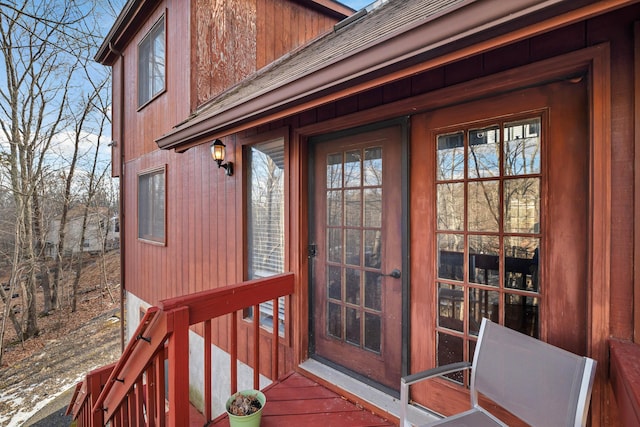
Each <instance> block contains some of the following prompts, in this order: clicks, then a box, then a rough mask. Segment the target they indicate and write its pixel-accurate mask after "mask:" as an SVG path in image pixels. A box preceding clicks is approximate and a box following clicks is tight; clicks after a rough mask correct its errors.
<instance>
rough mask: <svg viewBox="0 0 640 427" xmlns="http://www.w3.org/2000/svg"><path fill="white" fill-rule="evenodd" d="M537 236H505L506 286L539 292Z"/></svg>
mask: <svg viewBox="0 0 640 427" xmlns="http://www.w3.org/2000/svg"><path fill="white" fill-rule="evenodd" d="M539 246H540V239H538V238H535V237H505V239H504V252H505V254H504V263H505V267H504V286H505V287H506V288H510V289H522V290H525V291H530V292H538V248H539Z"/></svg>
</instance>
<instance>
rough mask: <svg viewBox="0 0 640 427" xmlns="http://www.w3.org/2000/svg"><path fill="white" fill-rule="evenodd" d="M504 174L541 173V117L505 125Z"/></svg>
mask: <svg viewBox="0 0 640 427" xmlns="http://www.w3.org/2000/svg"><path fill="white" fill-rule="evenodd" d="M504 141H505V143H504V174H505V175H510V176H514V175H526V174H536V173H540V118H539V117H537V118H534V119H529V120H523V121H519V122H513V123H507V124H505V126H504Z"/></svg>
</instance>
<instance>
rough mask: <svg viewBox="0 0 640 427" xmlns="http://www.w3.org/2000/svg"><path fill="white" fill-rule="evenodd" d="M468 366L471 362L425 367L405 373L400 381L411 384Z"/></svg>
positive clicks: (468, 367)
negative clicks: (413, 372)
mask: <svg viewBox="0 0 640 427" xmlns="http://www.w3.org/2000/svg"><path fill="white" fill-rule="evenodd" d="M470 368H471V362H456V363H449V364H448V365H443V366H438V367H437V368H432V369H427V370H426V371H422V372H417V373H415V374H411V375H407V376H406V377H402V378H401V380H400V381H401V383H402V384H406V385H411V384H415V383H417V382H419V381H422V380H426V379H428V378H433V377H439V376H442V375H446V374H450V373H452V372H457V371H462V370H465V369H470Z"/></svg>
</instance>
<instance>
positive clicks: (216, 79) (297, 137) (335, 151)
mask: <svg viewBox="0 0 640 427" xmlns="http://www.w3.org/2000/svg"><path fill="white" fill-rule="evenodd" d="M347 15H349V16H348V17H347ZM96 59H97V60H98V61H99V62H101V63H103V64H105V65H108V66H111V67H112V69H113V75H114V78H113V83H114V85H113V88H114V89H113V91H114V96H113V99H114V107H113V111H114V118H113V138H114V141H116V144H115V145H114V146H113V164H114V167H113V170H114V174H115V175H116V176H120V178H121V182H122V195H121V196H122V197H121V203H122V206H121V212H122V217H121V236H122V240H121V245H122V254H123V255H122V256H123V266H122V268H123V283H124V288H125V291H126V308H127V313H128V315H127V325H128V336H129V337H132V338H133V340H132V343H131V344H130V345H129V346H128V347H127V350H125V356H124V357H125V358H127V359H130V360H133V359H135V358H137V357H139V356H136V355H137V354H138V353H136V351H138V350H137V349H138V348H140V350H139V351H140V352H142V351H143V350H144V346H145V345H147V344H145V343H143V342H141V343H140V344H136V343H135V341H136V338H138V341H140V338H141V337H142V338H145V335H144V334H145V332H144V331H147V330H149V331H151V330H152V325H153V324H155V323H157V322H159V321H157V320H156V319H159V318H161V319H165V317H158V316H160V314H158V313H163V312H167V310H170V309H173V310H177V309H178V308H179V307H183V308H184V311H175V312H174V313H175V316H174V317H172V319H173V321H174V323H173V325H180V328H184V327H188V325H190V324H192V322H194V321H195V319H196V318H197V319H198V321H205V317H206V316H204V315H200V314H198V315H196V314H194V313H195V311H189V310H191V309H192V308H193V307H195V306H196V305H197V304H198V300H201V306H199V307H200V309H201V310H204V309H205V307H204V305H205V304H204V301H205V300H207V298H209V296H208V295H212V294H210V293H209V292H213V293H215V295H216V296H215V298H216V299H211V300H210V301H216V303H215V304H214V303H213V302H212V303H210V304H209V306H208V307H207V309H208V310H210V311H212V306H213V305H216V304H217V305H216V307H217V308H219V309H220V310H221V309H222V308H221V306H220V305H221V304H222V303H221V301H223V299H222V296H221V295H222V293H223V292H227V291H223V290H225V289H231V290H229V291H228V293H227V294H225V295H226V296H225V298H226V299H224V301H226V303H225V304H229V305H230V306H233V307H236V305H237V306H238V307H242V305H241V303H242V302H243V301H240V300H241V299H242V298H245V299H247V301H249V300H251V301H253V300H254V299H255V298H257V296H256V294H258V293H260V292H261V289H262V290H264V292H265V293H266V292H267V291H266V290H265V289H271V288H270V286H272V285H273V283H276V282H277V283H286V286H285V285H282V287H283V288H284V287H288V286H291V289H290V290H289V288H287V290H286V291H282V292H280V293H278V294H276V293H273V294H271V293H270V294H269V297H268V298H267V297H265V299H264V300H265V301H271V302H270V304H271V305H269V304H263V305H261V306H260V307H261V308H260V309H259V310H258V311H259V312H260V314H261V315H260V316H258V319H253V313H254V312H255V311H256V310H255V308H248V309H243V310H241V311H239V312H238V314H234V316H233V318H232V319H231V320H228V319H227V318H224V319H217V320H214V321H213V322H209V320H206V321H205V323H204V326H195V327H192V328H191V332H190V337H189V338H188V339H185V338H184V337H183V338H179V339H177V341H175V342H173V343H172V344H169V345H168V347H167V348H168V350H166V355H167V357H168V358H169V359H170V361H169V364H170V365H171V366H173V368H170V369H169V373H168V375H169V381H170V382H171V383H172V384H174V385H173V386H170V387H169V393H173V394H170V397H169V400H170V401H173V402H176V401H178V400H180V399H181V398H182V397H181V393H180V392H179V390H182V391H185V390H189V392H190V393H191V401H192V403H193V402H198V401H200V402H202V401H203V399H204V401H205V402H207V401H209V395H210V394H211V393H212V391H211V390H210V389H211V387H214V388H215V384H214V385H213V386H211V385H210V384H209V383H205V385H203V384H202V381H201V380H199V379H197V378H196V376H194V375H193V372H194V371H198V370H204V371H207V370H209V372H211V370H213V371H214V372H216V375H218V376H220V375H221V376H224V375H230V376H231V377H232V381H233V380H234V378H233V377H235V376H238V377H239V378H240V381H242V378H244V377H245V374H244V372H245V371H244V370H243V369H244V368H243V367H242V366H241V368H239V371H238V372H235V369H236V368H235V364H234V363H232V365H233V366H232V369H231V372H230V374H229V372H228V361H227V362H225V363H227V365H224V364H223V365H221V366H218V365H217V363H218V362H216V361H215V360H220V357H221V356H220V355H230V357H231V360H233V358H234V357H237V358H238V359H239V360H240V361H242V362H244V363H245V364H246V366H257V365H258V363H257V362H260V363H259V366H260V368H259V371H260V373H261V374H262V375H263V376H262V377H260V378H258V380H259V381H262V384H264V381H265V378H267V377H268V378H270V379H277V378H278V377H279V376H281V375H283V374H285V373H287V372H290V371H292V370H296V371H298V372H301V373H303V374H304V375H310V376H313V377H314V378H320V379H322V378H324V379H325V383H330V382H333V380H329V379H327V375H333V374H327V372H337V373H339V374H340V375H345V376H346V377H348V378H349V379H350V380H351V382H350V383H347V384H344V385H343V384H335V383H334V384H333V385H332V387H333V388H334V389H338V390H341V391H342V392H344V393H345V394H346V395H349V396H354V395H357V394H358V393H357V392H354V391H353V390H356V388H353V389H351V388H350V387H352V386H353V387H357V385H358V384H365V385H367V386H368V387H370V388H371V389H374V390H376V392H378V393H380V394H382V395H383V396H387V397H388V399H387V401H388V402H391V403H389V406H387V407H385V406H384V404H380V405H378V406H376V404H372V405H371V407H373V410H377V411H379V412H380V413H386V415H387V416H388V417H389V418H390V419H393V417H394V416H395V415H397V413H394V409H393V399H394V397H395V395H396V394H397V391H398V388H399V380H400V377H401V375H404V374H407V373H412V372H417V371H420V370H422V369H425V368H430V367H433V366H437V365H442V364H445V363H448V362H451V361H459V360H469V359H470V357H472V354H473V349H474V344H475V339H476V336H477V333H478V325H479V324H480V321H481V319H482V318H483V317H489V318H491V319H492V320H494V321H497V322H499V323H502V324H505V325H507V326H509V327H511V328H513V329H516V330H519V331H521V332H523V333H526V334H528V335H532V336H534V337H536V338H539V339H542V340H544V341H547V342H550V343H552V344H554V345H557V346H560V347H563V348H565V349H567V350H570V351H572V352H575V353H578V354H583V355H589V356H591V357H593V358H594V359H596V360H597V361H598V370H597V375H596V381H595V385H594V391H593V396H592V401H591V409H590V417H591V425H593V426H604V425H621V424H623V423H628V425H634V424H633V423H634V421H633V420H634V416H635V415H634V413H637V412H634V411H637V409H638V402H637V401H636V400H635V399H634V398H629V395H630V394H629V393H627V392H626V390H628V388H629V387H631V388H633V387H634V385H633V384H634V383H635V384H637V381H635V380H634V377H629V376H628V373H627V372H626V371H625V366H624V365H625V364H626V363H629V362H628V360H629V359H628V358H626V359H625V360H626V362H624V363H619V362H616V361H617V360H619V358H618V354H619V353H620V351H622V350H620V349H621V348H623V349H624V351H625V352H626V353H625V357H627V356H628V357H638V354H639V353H640V351H638V350H637V346H636V345H635V344H634V343H635V342H637V341H638V340H640V338H638V337H639V335H638V331H640V299H639V297H638V295H640V292H639V291H638V290H639V288H638V286H639V285H638V283H640V277H638V275H639V273H638V271H637V269H635V268H634V266H635V265H639V264H638V262H637V261H636V258H637V257H638V250H637V248H638V247H640V246H638V245H639V243H640V233H639V232H638V227H636V226H635V218H636V217H637V216H638V213H637V212H638V209H639V208H638V202H637V201H638V200H640V197H639V196H640V194H639V191H640V186H639V185H638V181H637V177H636V173H635V171H636V166H637V165H638V164H639V161H640V160H639V157H638V152H637V149H636V147H637V146H638V144H639V143H640V132H639V130H638V127H637V125H636V123H640V72H638V68H640V5H639V4H637V2H636V1H631V0H606V1H594V0H571V1H569V0H566V1H563V0H546V1H540V0H513V1H509V2H505V1H502V0H483V1H462V0H388V1H377V2H374V3H372V4H371V5H369V6H368V7H366V8H364V9H362V10H360V11H358V12H357V13H353V14H352V11H350V10H348V9H347V8H344V7H342V6H341V5H340V4H339V3H336V2H333V1H330V0H317V1H311V0H299V1H293V0H246V1H245V0H235V1H224V0H215V1H212V2H199V1H191V2H185V1H182V2H179V1H176V0H164V1H157V2H156V1H145V0H131V1H129V2H128V3H127V5H126V6H125V9H124V10H123V12H122V14H121V15H120V17H119V19H118V21H117V22H116V24H115V25H114V27H113V29H112V30H111V32H110V33H109V35H108V36H107V38H106V40H105V42H104V44H103V45H102V46H101V48H100V50H99V52H98V54H97V56H96ZM216 151H217V155H221V157H218V161H217V162H215V161H214V160H213V159H212V154H211V153H212V152H216ZM222 157H223V158H222ZM221 166H224V168H222V167H221ZM278 273H289V274H288V275H287V274H285V275H284V276H282V275H280V276H275V277H284V279H277V280H280V281H277V280H276V279H272V280H271V281H269V278H270V277H274V276H273V275H274V274H278ZM289 280H290V281H291V285H289V283H290V282H289ZM256 283H264V285H265V287H263V288H261V287H259V286H257V285H255V284H256ZM234 284H239V285H238V286H240V287H238V288H235V287H232V288H227V286H228V285H234ZM243 284H244V286H254V285H255V286H254V287H251V288H242V286H243ZM242 289H245V290H246V292H243V291H242ZM249 289H250V290H249ZM216 292H218V293H216ZM273 296H275V297H276V298H272V297H273ZM278 297H282V298H279V299H278ZM211 298H213V297H211ZM207 301H209V300H207ZM247 304H250V305H249V306H248V307H251V305H252V304H253V303H249V302H247ZM275 304H277V305H278V309H277V310H275V311H274V310H273V307H274V305H275ZM180 313H182V314H180ZM185 313H190V314H185ZM198 313H201V312H198ZM276 313H277V314H276ZM154 316H155V317H154ZM276 316H277V317H278V319H277V321H276V319H274V318H275V317H276ZM140 319H142V323H140ZM249 319H253V320H249ZM165 321H166V322H168V320H163V322H165ZM154 322H155V323H154ZM256 322H261V323H260V324H261V327H259V328H257V329H252V328H251V325H252V324H255V323H256ZM167 324H168V323H167ZM185 325H186V326H185ZM275 325H277V327H276V326H275ZM136 328H137V329H136ZM149 328H151V329H149ZM176 328H177V326H176ZM229 328H231V329H229ZM165 329H166V331H170V329H171V328H169V329H167V328H165ZM154 330H155V329H154ZM175 330H177V329H175ZM229 330H231V331H235V332H237V335H238V336H239V338H238V339H237V341H235V338H233V337H232V335H234V336H235V334H232V333H229V332H228V331H229ZM166 331H165V332H166ZM169 333H170V332H166V334H165V335H160V336H161V337H165V336H168V334H169ZM154 337H155V335H154ZM147 338H148V341H149V342H154V341H153V339H155V338H151V335H149V337H147ZM162 339H164V338H162ZM145 341H146V339H145ZM156 342H157V341H156ZM187 345H190V347H191V349H192V352H191V353H192V358H191V359H188V357H189V356H185V355H184V354H183V353H180V352H181V351H183V349H182V347H184V346H187ZM147 346H149V345H147ZM252 346H254V347H260V348H263V349H266V352H267V353H268V352H269V349H272V352H271V353H269V354H267V355H265V352H262V353H260V354H259V355H256V353H255V350H250V348H252ZM203 347H204V348H203ZM196 348H197V349H198V350H196ZM154 349H157V347H154ZM144 351H146V350H144ZM150 351H151V350H149V352H150ZM154 351H156V350H154ZM202 351H204V354H205V356H204V358H203V357H202V356H198V357H193V354H197V353H200V354H201V352H202ZM140 354H141V353H140ZM149 354H151V353H149ZM154 354H156V353H154ZM163 354H165V353H163ZM180 354H182V356H180ZM227 357H229V356H227ZM171 358H174V361H173V362H171ZM175 358H179V362H176V361H175ZM211 358H213V359H214V362H213V366H211V365H209V364H208V362H207V360H208V359H211ZM203 359H204V362H203ZM149 360H151V358H150V359H149ZM132 363H133V362H132ZM183 363H184V364H186V365H187V368H184V367H183ZM118 366H119V367H117V368H116V370H122V372H124V370H126V369H125V368H123V366H125V362H122V364H121V365H118ZM127 366H128V365H127ZM132 366H133V365H132ZM158 366H159V365H158ZM203 366H204V367H203ZM225 366H227V367H226V368H225ZM243 366H244V365H243ZM171 369H173V371H172V370H171ZM184 369H187V370H184ZM147 372H152V371H147ZM153 372H155V374H153V375H164V374H163V371H162V369H159V368H158V369H155V371H153ZM187 372H188V373H190V374H191V375H192V376H191V378H190V382H186V380H184V379H183V375H182V374H185V373H187ZM113 375H114V376H113V381H112V382H111V383H113V384H115V383H116V382H122V383H125V382H126V381H129V380H127V379H126V378H124V379H123V378H120V377H118V375H119V374H113ZM246 376H249V377H250V376H251V371H250V370H248V371H247V374H246ZM254 376H257V374H256V373H254ZM138 378H140V377H138ZM216 378H218V377H216ZM329 378H332V379H333V378H335V377H334V376H330V377H329ZM132 381H133V380H132ZM136 381H142V380H136ZM467 381H468V378H467V377H465V376H457V377H452V378H451V379H450V381H441V382H436V383H434V384H431V385H429V386H428V387H424V388H420V387H416V390H415V392H414V394H413V399H414V400H415V401H416V402H417V403H419V404H420V405H422V406H424V407H427V408H429V409H431V410H433V411H436V412H440V413H449V412H453V411H455V410H457V409H458V406H459V404H460V403H459V402H461V401H464V400H465V399H463V398H461V396H462V395H464V393H465V390H466V389H465V385H466V384H467ZM214 382H215V383H217V382H218V381H217V380H216V381H214ZM111 383H110V384H109V385H108V388H109V390H115V388H116V386H117V385H113V386H111ZM254 383H255V377H254ZM349 384H351V385H349ZM354 384H355V385H354ZM127 387H130V389H133V387H134V386H133V383H127ZM172 387H173V388H172ZM224 387H225V388H223V389H220V390H218V389H214V391H213V395H214V396H213V398H212V399H213V400H215V398H216V394H222V396H220V398H222V400H223V401H224V398H225V397H226V394H227V393H226V391H225V390H228V389H227V388H226V387H227V386H226V385H225V386H224ZM109 390H107V391H106V392H103V394H102V397H101V399H100V400H99V401H98V403H97V404H96V405H95V407H94V409H95V408H104V409H105V411H107V412H108V413H109V415H111V414H112V413H113V410H114V409H113V407H114V405H113V404H112V405H107V404H106V402H107V401H108V399H110V397H109V396H110V395H109V393H110V391H109ZM114 393H116V392H114ZM122 396H124V395H122ZM203 396H204V397H203ZM105 399H107V400H105ZM172 399H174V400H172ZM130 402H131V401H130ZM214 405H215V403H214ZM107 406H109V408H110V409H106V408H107ZM204 406H205V408H204V410H205V411H206V412H207V413H209V412H210V409H209V408H207V407H206V406H207V405H204ZM174 408H176V406H174ZM216 408H218V409H217V410H218V411H219V408H220V407H219V406H218V407H216ZM376 408H377V409H376ZM179 411H180V410H176V411H174V412H179ZM214 412H215V411H214ZM214 415H215V414H214ZM173 416H176V414H175V413H174V414H173ZM174 422H177V421H175V419H174Z"/></svg>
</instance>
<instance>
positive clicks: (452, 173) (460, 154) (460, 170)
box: [437, 132, 464, 181]
mask: <svg viewBox="0 0 640 427" xmlns="http://www.w3.org/2000/svg"><path fill="white" fill-rule="evenodd" d="M437 139H438V165H437V168H438V171H437V177H438V180H442V181H445V180H454V179H462V178H464V132H453V133H450V134H445V135H438V138H437Z"/></svg>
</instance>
